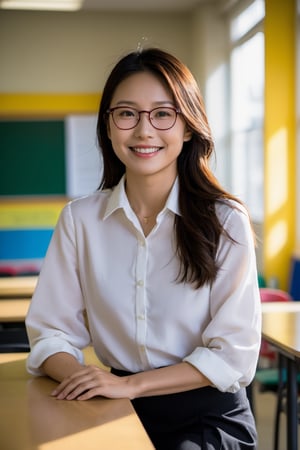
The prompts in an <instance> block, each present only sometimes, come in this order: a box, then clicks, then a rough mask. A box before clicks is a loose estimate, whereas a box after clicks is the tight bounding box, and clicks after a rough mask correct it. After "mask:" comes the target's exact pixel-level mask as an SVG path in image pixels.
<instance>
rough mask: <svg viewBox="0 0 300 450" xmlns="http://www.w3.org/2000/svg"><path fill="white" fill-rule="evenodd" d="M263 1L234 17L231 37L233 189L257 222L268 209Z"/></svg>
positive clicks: (231, 168) (253, 4)
mask: <svg viewBox="0 0 300 450" xmlns="http://www.w3.org/2000/svg"><path fill="white" fill-rule="evenodd" d="M261 4H262V2H261V1H260V0H256V1H254V2H253V3H252V5H250V7H249V6H248V7H247V8H246V9H245V10H244V11H242V12H240V14H239V15H237V16H235V17H233V18H232V20H231V24H230V25H231V26H230V31H231V37H234V38H235V42H234V43H233V45H232V49H231V52H230V105H231V117H230V143H231V158H230V165H231V166H230V177H231V190H232V192H233V193H234V194H235V195H237V196H238V197H239V198H241V199H242V200H243V201H244V202H245V203H246V205H247V207H248V208H249V211H250V214H251V216H252V219H253V220H255V221H256V222H262V221H263V210H264V205H263V165H264V161H263V155H264V151H263V125H264V34H263V31H262V25H261V22H260V21H261V18H262V17H261V16H262V10H261ZM251 8H252V9H251ZM249 11H250V13H251V14H250V13H249ZM247 14H248V15H247ZM256 21H259V23H256ZM243 26H244V29H243ZM235 27H236V29H235Z"/></svg>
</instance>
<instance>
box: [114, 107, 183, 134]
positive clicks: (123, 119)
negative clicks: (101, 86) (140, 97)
mask: <svg viewBox="0 0 300 450" xmlns="http://www.w3.org/2000/svg"><path fill="white" fill-rule="evenodd" d="M142 113H145V114H148V118H149V121H150V123H151V125H152V126H153V128H156V129H157V130H169V129H170V128H172V127H173V126H174V125H175V122H176V119H177V115H178V114H180V113H181V112H180V111H179V110H178V109H176V108H172V107H159V108H154V109H151V111H138V110H137V109H135V108H128V107H127V106H116V107H115V108H110V109H109V110H107V114H111V116H112V119H113V122H114V124H115V125H116V127H117V128H119V129H120V130H131V129H132V128H135V127H136V126H137V124H138V123H139V121H140V119H141V114H142Z"/></svg>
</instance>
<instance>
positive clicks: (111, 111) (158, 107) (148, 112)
mask: <svg viewBox="0 0 300 450" xmlns="http://www.w3.org/2000/svg"><path fill="white" fill-rule="evenodd" d="M122 108H128V109H130V110H133V111H136V112H137V113H138V115H139V117H138V121H137V123H136V124H135V125H134V126H133V127H129V128H120V127H119V126H118V125H117V124H116V122H115V120H114V114H113V113H114V111H115V110H117V109H122ZM156 109H171V110H172V111H174V112H175V114H176V115H175V120H174V123H173V124H172V125H171V126H170V127H167V128H157V127H156V126H155V125H153V123H152V121H151V118H150V114H151V113H152V112H153V111H155V110H156ZM142 113H147V114H148V120H149V122H150V124H151V125H152V127H153V128H155V129H156V130H160V131H166V130H170V129H171V128H173V127H174V125H175V123H176V121H177V116H178V114H182V112H181V111H180V109H178V108H175V107H173V106H157V107H156V108H153V109H151V110H150V111H147V110H145V109H143V110H141V111H139V110H137V109H136V108H132V107H131V106H128V107H127V106H115V107H114V108H109V109H108V110H107V111H106V114H108V115H109V114H111V116H112V120H113V123H114V124H115V126H116V127H117V128H118V129H119V130H124V131H126V130H133V129H134V128H135V127H137V126H138V124H139V122H140V120H141V114H142Z"/></svg>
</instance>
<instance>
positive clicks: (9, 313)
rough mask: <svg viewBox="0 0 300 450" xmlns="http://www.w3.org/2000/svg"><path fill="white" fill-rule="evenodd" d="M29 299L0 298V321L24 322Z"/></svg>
mask: <svg viewBox="0 0 300 450" xmlns="http://www.w3.org/2000/svg"><path fill="white" fill-rule="evenodd" d="M29 305H30V299H26V298H20V299H13V298H9V299H2V298H0V322H24V321H25V317H26V315H27V311H28V308H29Z"/></svg>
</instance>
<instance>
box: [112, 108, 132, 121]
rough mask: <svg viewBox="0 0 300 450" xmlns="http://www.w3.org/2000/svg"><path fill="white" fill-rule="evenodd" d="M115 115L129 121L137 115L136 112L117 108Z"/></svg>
mask: <svg viewBox="0 0 300 450" xmlns="http://www.w3.org/2000/svg"><path fill="white" fill-rule="evenodd" d="M115 114H117V116H118V117H120V118H122V119H131V118H132V117H135V116H136V115H137V112H136V111H135V110H134V109H130V108H117V109H116V110H115Z"/></svg>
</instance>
